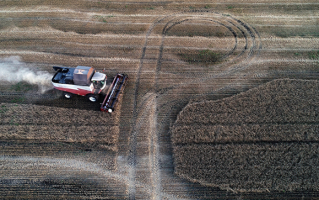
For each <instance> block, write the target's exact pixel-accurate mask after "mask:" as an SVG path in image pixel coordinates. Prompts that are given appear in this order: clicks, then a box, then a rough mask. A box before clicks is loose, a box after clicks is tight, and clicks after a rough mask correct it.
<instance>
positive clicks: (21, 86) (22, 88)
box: [11, 81, 32, 92]
mask: <svg viewBox="0 0 319 200" xmlns="http://www.w3.org/2000/svg"><path fill="white" fill-rule="evenodd" d="M31 89H32V85H30V84H28V83H26V82H23V81H22V82H19V83H16V84H14V85H12V86H11V90H14V91H16V92H27V91H29V90H31Z"/></svg>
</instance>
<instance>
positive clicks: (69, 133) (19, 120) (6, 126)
mask: <svg viewBox="0 0 319 200" xmlns="http://www.w3.org/2000/svg"><path fill="white" fill-rule="evenodd" d="M1 108H2V112H1V113H0V118H1V122H0V126H1V134H0V139H1V140H38V141H46V142H71V143H80V144H83V145H88V146H92V147H93V146H94V147H97V146H98V147H102V148H104V149H109V150H113V151H117V148H116V144H117V140H118V134H119V126H118V117H117V115H116V113H115V115H109V114H106V113H102V112H97V111H89V110H78V109H67V108H58V107H48V106H38V105H29V104H26V105H25V104H20V105H18V104H9V103H1Z"/></svg>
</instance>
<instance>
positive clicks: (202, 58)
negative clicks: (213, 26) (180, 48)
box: [178, 49, 223, 65]
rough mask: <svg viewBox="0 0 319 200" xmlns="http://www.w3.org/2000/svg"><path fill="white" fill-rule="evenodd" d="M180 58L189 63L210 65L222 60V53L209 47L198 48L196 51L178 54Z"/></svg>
mask: <svg viewBox="0 0 319 200" xmlns="http://www.w3.org/2000/svg"><path fill="white" fill-rule="evenodd" d="M178 55H179V56H180V58H181V59H182V60H184V61H185V62H188V63H190V64H205V65H211V64H216V63H219V62H221V61H222V60H223V54H222V53H219V52H214V51H211V50H209V49H206V50H198V51H192V52H190V51H188V52H185V53H179V54H178Z"/></svg>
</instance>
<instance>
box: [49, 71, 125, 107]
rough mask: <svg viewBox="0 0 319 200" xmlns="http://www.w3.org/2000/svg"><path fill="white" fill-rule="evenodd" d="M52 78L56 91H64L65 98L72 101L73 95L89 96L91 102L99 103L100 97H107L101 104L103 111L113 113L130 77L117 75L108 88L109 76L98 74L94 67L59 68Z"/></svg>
mask: <svg viewBox="0 0 319 200" xmlns="http://www.w3.org/2000/svg"><path fill="white" fill-rule="evenodd" d="M53 69H54V70H55V71H56V73H55V74H54V76H53V78H52V84H53V86H54V88H55V89H57V90H61V91H63V96H64V97H65V98H67V99H70V98H71V97H72V95H73V94H76V95H81V96H87V97H88V100H89V101H91V102H96V101H98V99H99V97H100V95H105V98H104V100H103V103H102V104H101V108H100V109H101V111H105V112H110V113H111V112H113V111H114V107H115V105H116V102H117V100H118V98H119V95H120V94H121V92H122V91H123V90H124V86H125V83H126V81H127V79H128V76H127V75H125V74H117V75H116V77H115V78H114V80H113V82H112V85H111V86H109V87H107V85H106V81H107V76H106V75H105V74H103V73H100V72H96V71H95V69H94V68H92V67H86V66H77V67H76V68H71V67H57V66H54V67H53Z"/></svg>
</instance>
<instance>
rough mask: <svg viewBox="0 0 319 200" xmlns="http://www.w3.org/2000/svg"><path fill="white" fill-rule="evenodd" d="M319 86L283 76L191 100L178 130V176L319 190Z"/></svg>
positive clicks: (234, 186) (229, 185)
mask: <svg viewBox="0 0 319 200" xmlns="http://www.w3.org/2000/svg"><path fill="white" fill-rule="evenodd" d="M318 89H319V82H318V81H304V80H289V79H284V80H275V81H272V82H269V83H267V84H265V85H262V86H260V87H258V88H254V89H251V90H249V91H247V92H245V93H241V94H238V95H236V96H233V97H230V98H226V99H223V100H218V101H205V102H199V103H192V104H189V105H187V106H186V107H185V108H184V110H183V111H182V112H181V113H180V114H179V116H178V118H177V120H176V122H175V124H174V125H173V127H172V131H171V132H172V142H173V144H174V157H175V160H174V162H175V172H176V174H178V175H180V176H182V177H186V178H188V179H190V180H193V181H196V182H200V183H202V184H205V185H211V186H219V187H221V188H223V189H231V190H235V191H295V190H318V189H319V182H318V163H319V159H318V150H319V144H318V139H319V137H318V128H319V127H318V121H319V116H318V113H319V107H318V105H319V98H318V97H319V95H318V92H317V91H318Z"/></svg>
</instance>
